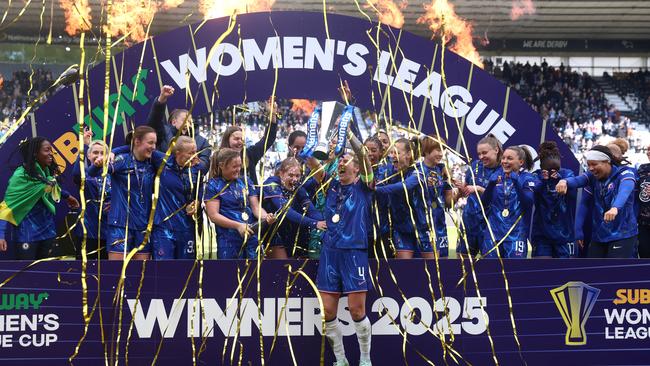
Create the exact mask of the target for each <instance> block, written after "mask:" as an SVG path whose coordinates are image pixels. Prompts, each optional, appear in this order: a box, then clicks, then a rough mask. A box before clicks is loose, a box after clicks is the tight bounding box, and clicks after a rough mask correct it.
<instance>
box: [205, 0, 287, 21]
mask: <svg viewBox="0 0 650 366" xmlns="http://www.w3.org/2000/svg"><path fill="white" fill-rule="evenodd" d="M274 3H275V0H200V1H199V11H200V12H201V14H203V17H204V18H205V19H211V18H218V17H224V16H230V15H233V14H241V13H250V12H256V11H269V10H271V7H272V6H273V4H274Z"/></svg>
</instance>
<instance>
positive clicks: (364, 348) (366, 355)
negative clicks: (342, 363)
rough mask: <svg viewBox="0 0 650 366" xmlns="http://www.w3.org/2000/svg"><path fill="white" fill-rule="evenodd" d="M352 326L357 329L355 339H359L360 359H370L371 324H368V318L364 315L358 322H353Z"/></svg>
mask: <svg viewBox="0 0 650 366" xmlns="http://www.w3.org/2000/svg"><path fill="white" fill-rule="evenodd" d="M354 328H355V329H356V331H357V339H358V340H359V350H360V351H361V360H362V361H370V336H371V334H372V325H371V324H370V320H368V317H367V316H365V317H363V319H361V320H359V321H358V322H357V321H355V322H354Z"/></svg>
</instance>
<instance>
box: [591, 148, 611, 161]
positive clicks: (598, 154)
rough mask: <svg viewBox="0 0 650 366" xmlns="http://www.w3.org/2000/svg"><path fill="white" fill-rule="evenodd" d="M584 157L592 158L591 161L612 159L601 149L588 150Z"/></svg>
mask: <svg viewBox="0 0 650 366" xmlns="http://www.w3.org/2000/svg"><path fill="white" fill-rule="evenodd" d="M584 156H585V159H587V160H592V161H612V159H611V158H610V157H609V156H607V154H605V153H604V152H602V151H598V150H589V151H586V152H585V153H584Z"/></svg>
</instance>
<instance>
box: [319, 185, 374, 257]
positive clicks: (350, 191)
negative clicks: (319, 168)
mask: <svg viewBox="0 0 650 366" xmlns="http://www.w3.org/2000/svg"><path fill="white" fill-rule="evenodd" d="M371 186H372V184H371ZM372 196H373V188H372V187H369V186H368V185H367V184H366V183H363V182H362V181H361V180H358V181H357V182H356V183H352V184H347V185H343V184H341V183H340V182H339V181H338V180H333V181H332V183H331V184H330V187H329V189H328V190H327V196H326V199H325V219H326V220H327V231H326V232H325V235H324V236H323V246H328V247H332V248H337V249H367V248H368V228H369V227H371V226H370V224H371V221H370V220H371V217H370V208H371V207H372Z"/></svg>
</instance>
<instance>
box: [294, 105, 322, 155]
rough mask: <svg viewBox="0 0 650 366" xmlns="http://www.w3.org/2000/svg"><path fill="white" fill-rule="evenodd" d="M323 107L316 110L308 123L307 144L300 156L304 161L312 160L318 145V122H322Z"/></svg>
mask: <svg viewBox="0 0 650 366" xmlns="http://www.w3.org/2000/svg"><path fill="white" fill-rule="evenodd" d="M320 112H321V107H320V106H318V107H316V108H314V111H313V112H312V113H311V117H309V120H308V121H307V144H306V145H305V148H304V149H302V151H301V152H300V154H299V156H300V158H302V159H306V158H311V156H312V154H313V153H314V148H315V147H316V145H318V121H319V120H320Z"/></svg>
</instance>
